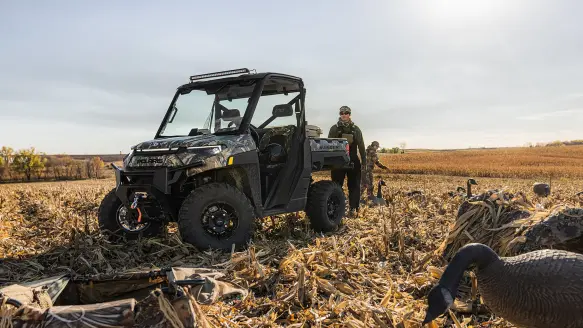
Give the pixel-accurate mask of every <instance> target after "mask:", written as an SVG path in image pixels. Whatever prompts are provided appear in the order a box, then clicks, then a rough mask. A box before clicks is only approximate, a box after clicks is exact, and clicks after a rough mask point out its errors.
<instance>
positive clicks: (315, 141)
mask: <svg viewBox="0 0 583 328" xmlns="http://www.w3.org/2000/svg"><path fill="white" fill-rule="evenodd" d="M346 145H348V141H347V140H346V139H341V138H310V148H311V150H312V151H346Z"/></svg>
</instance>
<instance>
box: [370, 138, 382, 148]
mask: <svg viewBox="0 0 583 328" xmlns="http://www.w3.org/2000/svg"><path fill="white" fill-rule="evenodd" d="M370 145H371V146H373V147H380V144H379V142H378V141H376V140H375V141H373V142H372V143H371V144H370Z"/></svg>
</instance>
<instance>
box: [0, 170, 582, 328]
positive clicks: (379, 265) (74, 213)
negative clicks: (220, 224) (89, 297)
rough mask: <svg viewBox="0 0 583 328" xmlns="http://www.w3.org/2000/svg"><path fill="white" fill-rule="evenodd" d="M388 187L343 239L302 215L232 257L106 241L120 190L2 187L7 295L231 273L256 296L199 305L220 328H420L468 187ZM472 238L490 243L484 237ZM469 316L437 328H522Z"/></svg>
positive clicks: (513, 189)
mask: <svg viewBox="0 0 583 328" xmlns="http://www.w3.org/2000/svg"><path fill="white" fill-rule="evenodd" d="M383 178H384V180H385V182H386V183H387V186H386V187H383V193H384V194H383V196H384V197H386V198H388V199H390V200H391V204H390V205H389V206H386V207H376V208H364V209H363V210H362V212H361V214H360V215H359V217H358V218H354V219H347V220H346V221H345V224H344V226H343V227H342V228H341V229H340V231H338V232H336V233H334V234H330V235H326V236H323V235H316V234H314V232H313V231H311V230H310V229H309V225H308V223H307V222H306V220H305V218H304V216H303V213H299V214H300V215H299V217H296V216H295V215H287V216H280V217H277V218H274V220H271V219H269V218H265V219H264V220H262V221H261V222H259V223H258V227H257V231H256V233H255V237H254V241H253V245H252V247H251V248H250V249H249V250H247V251H244V252H239V253H233V254H223V253H219V252H208V251H207V252H200V251H198V250H196V249H195V248H194V247H192V246H190V245H187V244H184V243H182V242H181V240H180V238H179V234H178V232H177V231H176V228H175V226H174V225H172V226H170V227H169V229H168V233H167V235H166V236H161V237H160V238H153V239H146V240H141V241H135V242H128V243H124V244H111V243H109V242H107V241H105V240H104V239H103V238H102V237H101V236H100V235H99V234H98V233H97V225H96V211H97V207H98V206H99V202H100V200H101V199H102V197H103V196H104V195H105V194H106V193H107V191H108V190H110V189H111V188H112V187H113V181H112V180H106V181H76V182H62V183H37V184H15V185H2V186H0V222H1V224H2V225H1V228H0V257H4V258H5V259H3V260H2V263H1V265H0V283H8V282H11V281H19V282H22V281H32V280H35V279H39V278H42V277H47V276H50V275H53V274H57V273H63V272H70V273H72V274H73V276H76V277H85V276H95V275H99V274H113V273H120V272H126V271H128V270H132V269H136V270H138V269H141V270H151V269H157V268H162V267H169V266H196V267H206V268H212V269H216V270H218V271H221V272H224V274H225V278H226V279H227V280H229V281H231V282H233V283H236V284H237V285H238V286H241V287H243V288H245V289H246V290H248V291H249V294H248V296H247V297H246V298H244V299H234V300H220V301H218V302H216V303H213V304H210V305H200V308H201V310H202V311H203V312H204V313H205V316H206V319H207V320H208V324H209V325H210V326H214V327H260V326H261V327H284V326H292V327H301V326H303V327H308V326H330V327H341V326H342V327H344V326H349V327H373V326H374V327H420V326H421V322H422V320H423V317H424V314H425V313H424V312H425V308H426V299H425V297H426V295H427V293H428V291H429V289H430V288H431V287H432V286H433V285H434V284H435V283H436V281H437V279H439V275H440V273H441V270H442V269H443V267H444V265H445V262H444V261H443V260H440V259H439V257H438V256H434V254H435V253H436V252H437V251H438V249H439V247H440V246H443V242H444V241H446V240H447V239H446V238H448V230H449V228H450V227H454V226H455V224H456V217H457V213H458V207H459V205H460V204H461V203H462V199H461V198H460V197H451V196H450V195H448V192H449V191H455V189H456V187H457V186H465V181H466V179H465V178H461V177H460V178H458V177H455V178H454V177H438V176H412V175H411V176H409V175H389V176H384V177H383ZM477 180H478V183H479V185H477V186H474V187H473V188H474V193H476V194H478V193H481V192H483V191H486V190H490V189H504V190H506V191H508V192H509V193H514V194H516V193H517V192H518V191H523V192H524V194H525V196H526V197H527V200H528V201H529V202H531V203H532V204H533V205H534V206H536V204H538V203H541V202H542V206H543V207H544V210H548V209H550V208H552V207H553V206H555V205H560V204H571V205H572V206H581V205H582V204H581V202H582V201H583V197H582V199H581V200H580V199H579V198H578V196H574V195H575V193H576V192H578V191H579V190H578V189H577V188H576V186H579V185H582V184H579V183H578V182H576V181H566V180H556V181H553V185H552V193H551V196H550V197H549V199H546V200H542V199H539V198H537V197H536V196H535V195H534V194H532V192H531V185H532V183H533V182H534V180H532V181H531V180H509V179H477ZM412 190H422V191H423V197H407V196H406V193H407V192H409V191H412ZM375 192H376V189H375ZM541 213H542V212H541ZM482 214H483V213H482ZM482 216H483V215H482ZM501 217H503V215H501ZM500 222H504V221H503V220H501V221H500ZM480 224H481V223H480ZM469 233H470V235H472V237H473V238H480V237H479V233H478V232H476V231H473V230H470V231H469ZM460 235H461V234H460ZM463 235H465V234H463ZM449 236H452V235H449ZM486 238H490V237H489V236H487V237H486ZM454 239H455V238H454ZM470 310H471V306H468V304H464V303H463V300H462V301H460V302H458V303H457V304H456V307H455V309H454V310H453V311H452V312H451V314H449V315H446V316H445V317H443V318H440V319H438V320H437V321H436V324H437V326H439V327H446V326H448V327H449V326H451V325H452V324H455V325H458V327H469V326H470V325H473V326H477V325H479V324H482V326H481V327H512V326H511V325H509V324H507V323H506V322H505V321H504V320H503V319H501V318H496V317H492V316H491V315H490V314H489V313H487V312H486V311H483V310H480V311H478V312H477V314H472V313H471V311H470Z"/></svg>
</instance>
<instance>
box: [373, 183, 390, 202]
mask: <svg viewBox="0 0 583 328" xmlns="http://www.w3.org/2000/svg"><path fill="white" fill-rule="evenodd" d="M386 185H387V184H386V183H385V181H383V179H380V180H379V182H378V184H377V196H376V197H372V198H370V201H371V202H372V205H373V206H378V205H383V206H384V205H387V201H386V200H385V199H384V198H383V193H382V191H381V186H386Z"/></svg>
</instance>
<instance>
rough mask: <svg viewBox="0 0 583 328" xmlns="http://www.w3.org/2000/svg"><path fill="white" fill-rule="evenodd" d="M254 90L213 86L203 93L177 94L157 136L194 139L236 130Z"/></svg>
mask: <svg viewBox="0 0 583 328" xmlns="http://www.w3.org/2000/svg"><path fill="white" fill-rule="evenodd" d="M247 84H249V83H247ZM254 86H255V84H251V85H246V86H241V85H239V84H237V83H231V84H225V83H223V84H221V85H217V84H213V85H208V86H205V88H204V89H203V90H196V89H195V90H191V91H186V92H184V93H182V94H180V95H179V96H178V98H177V99H176V102H175V103H174V105H173V107H172V110H171V111H170V115H169V116H168V119H167V120H166V121H165V122H164V123H163V125H162V129H161V130H160V136H161V137H174V136H194V135H200V134H210V133H216V132H225V131H233V130H237V129H238V128H239V125H240V124H241V120H242V118H243V115H244V114H245V110H246V109H247V104H248V102H249V98H250V97H251V94H252V92H253V88H254Z"/></svg>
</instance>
